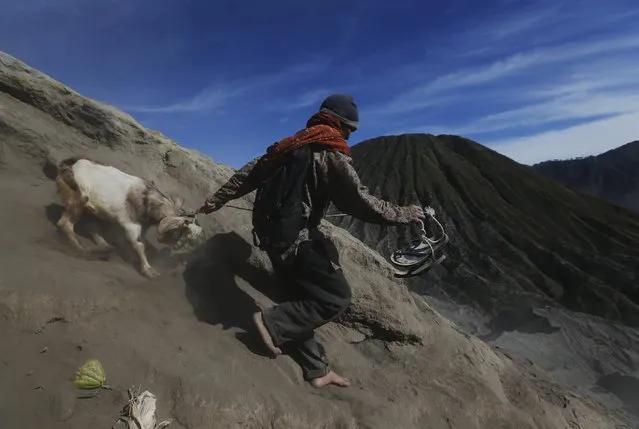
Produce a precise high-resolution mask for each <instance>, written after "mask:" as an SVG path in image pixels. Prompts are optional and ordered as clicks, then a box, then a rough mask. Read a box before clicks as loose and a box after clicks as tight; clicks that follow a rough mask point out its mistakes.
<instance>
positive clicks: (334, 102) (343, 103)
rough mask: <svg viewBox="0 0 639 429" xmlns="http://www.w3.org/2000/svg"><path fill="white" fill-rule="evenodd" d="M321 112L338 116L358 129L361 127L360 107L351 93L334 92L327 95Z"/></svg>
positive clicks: (354, 128)
mask: <svg viewBox="0 0 639 429" xmlns="http://www.w3.org/2000/svg"><path fill="white" fill-rule="evenodd" d="M320 112H328V113H332V114H333V115H335V116H337V117H338V118H339V119H340V121H342V122H343V123H344V124H346V125H348V126H349V127H351V128H353V130H356V129H358V128H359V109H358V108H357V104H355V100H354V99H353V97H352V96H351V95H349V94H332V95H329V96H328V97H326V99H325V100H324V101H323V102H322V105H321V106H320Z"/></svg>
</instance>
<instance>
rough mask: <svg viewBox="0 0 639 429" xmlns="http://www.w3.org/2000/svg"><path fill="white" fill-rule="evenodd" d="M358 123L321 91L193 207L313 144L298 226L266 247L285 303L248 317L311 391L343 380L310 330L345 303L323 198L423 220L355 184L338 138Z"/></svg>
mask: <svg viewBox="0 0 639 429" xmlns="http://www.w3.org/2000/svg"><path fill="white" fill-rule="evenodd" d="M358 127H359V112H358V108H357V105H356V104H355V101H354V100H353V98H352V97H351V96H350V95H347V94H333V95H331V96H329V97H328V98H326V99H325V100H324V101H323V102H322V104H321V106H320V110H319V112H317V113H315V114H314V115H313V116H312V117H311V118H310V119H309V120H308V122H307V124H306V128H304V129H302V130H301V131H299V132H297V133H296V134H295V135H293V136H291V137H287V138H285V139H283V140H282V141H280V142H278V143H276V144H274V145H272V146H271V147H269V149H268V150H267V153H266V154H265V155H263V156H261V157H258V158H256V159H254V160H253V161H251V162H249V163H248V164H246V165H245V166H244V167H242V168H241V169H240V170H238V171H237V172H236V173H235V174H234V175H233V176H232V177H231V178H230V179H229V181H228V182H227V183H226V184H224V185H223V186H222V187H221V188H220V189H219V190H218V191H217V192H216V193H215V194H214V195H213V196H211V197H210V198H208V199H207V200H206V202H205V204H204V205H203V206H202V207H201V208H200V212H202V213H211V212H213V211H215V210H218V209H220V208H221V207H222V206H224V204H226V203H227V202H228V201H230V200H233V199H237V198H240V197H242V196H244V195H246V194H248V193H250V192H251V191H253V190H255V189H256V188H257V187H258V186H259V182H260V180H261V179H263V178H265V177H268V175H269V173H272V172H273V171H275V170H276V169H277V166H278V161H279V160H281V158H282V155H283V154H286V153H289V152H290V151H292V150H294V149H296V148H299V147H301V146H303V145H305V144H312V145H313V147H314V149H313V155H312V156H313V158H312V163H311V165H310V167H309V171H308V173H307V175H306V178H307V180H306V183H304V186H305V189H304V192H303V195H304V198H303V206H304V211H303V217H304V219H305V221H306V227H305V228H303V229H302V230H301V231H300V232H299V236H298V238H297V240H296V241H295V243H294V244H293V245H291V246H290V247H289V248H288V249H285V250H284V251H280V252H277V251H274V250H273V249H266V251H267V254H268V256H269V258H270V259H271V261H272V262H273V267H274V269H275V272H276V274H277V275H278V276H279V281H280V284H279V286H280V287H281V288H282V290H283V292H285V293H284V295H285V298H286V299H287V300H286V301H285V302H282V303H280V304H279V305H276V306H274V307H271V308H268V309H266V310H264V311H262V312H258V313H256V314H254V322H255V325H256V328H257V330H258V332H259V334H260V336H261V338H262V340H263V341H264V343H265V345H266V346H267V347H268V348H269V350H270V351H271V352H272V353H273V354H274V355H279V354H281V353H282V349H283V348H284V347H286V348H287V349H288V350H289V353H290V354H292V355H294V357H296V360H297V361H298V362H299V363H300V365H301V366H302V370H303V376H304V379H305V380H306V381H309V382H310V383H311V385H312V386H313V387H316V388H321V387H324V386H326V385H329V384H333V385H337V386H342V387H346V386H349V385H350V382H349V381H348V380H347V379H346V378H344V377H342V376H340V375H338V374H336V373H335V372H333V371H332V370H330V369H329V368H328V365H327V363H326V360H325V355H324V352H323V349H322V347H321V345H320V344H319V343H318V342H317V340H316V339H315V334H314V330H315V329H316V328H318V327H320V326H322V325H324V324H326V323H328V322H329V321H331V320H333V319H335V318H336V317H338V316H339V315H340V314H341V313H342V312H343V311H344V310H345V309H346V308H347V307H348V306H349V305H350V302H351V290H350V286H349V284H348V282H347V280H346V278H345V276H344V273H343V272H342V269H341V267H340V265H339V256H338V252H337V249H336V248H335V246H334V244H333V243H332V242H331V241H330V239H329V238H328V235H327V234H326V231H325V230H323V228H324V227H323V226H322V225H320V221H321V220H322V218H323V217H324V215H325V213H326V210H327V209H328V206H329V204H330V202H331V201H332V202H333V204H334V205H335V206H336V207H337V209H338V210H340V211H342V212H343V213H346V214H349V215H351V216H354V217H357V218H359V219H362V220H364V221H367V222H371V223H377V224H387V225H401V224H404V225H406V224H410V223H417V224H420V225H423V223H422V222H423V220H424V218H425V215H424V212H423V210H422V208H421V207H419V206H416V205H412V206H408V207H400V206H397V205H395V204H392V203H389V202H387V201H383V200H380V199H378V198H376V197H374V196H373V195H371V194H369V192H368V189H367V188H366V187H365V186H363V185H362V184H361V182H360V179H359V177H358V175H357V172H356V171H355V169H354V168H353V165H352V160H351V157H350V148H349V146H348V144H347V143H346V140H348V138H349V137H350V135H351V133H352V132H354V131H355V130H357V129H358Z"/></svg>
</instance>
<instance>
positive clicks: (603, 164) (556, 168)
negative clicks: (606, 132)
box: [533, 140, 639, 212]
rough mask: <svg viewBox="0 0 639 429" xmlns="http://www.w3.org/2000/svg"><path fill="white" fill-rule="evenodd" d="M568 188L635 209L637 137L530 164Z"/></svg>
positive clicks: (638, 170)
mask: <svg viewBox="0 0 639 429" xmlns="http://www.w3.org/2000/svg"><path fill="white" fill-rule="evenodd" d="M533 168H534V169H535V170H537V171H539V172H540V173H542V174H544V175H546V176H548V177H551V178H553V179H555V180H557V181H559V182H562V183H564V184H565V185H567V186H570V187H571V188H573V189H575V190H577V191H580V192H583V193H586V194H589V195H593V196H596V197H600V198H603V199H605V200H608V201H610V202H612V203H614V204H618V205H621V206H624V207H628V208H630V209H632V210H634V211H637V212H639V140H637V141H634V142H631V143H627V144H625V145H623V146H620V147H618V148H616V149H612V150H609V151H607V152H604V153H602V154H600V155H596V156H588V157H585V158H580V159H571V160H565V161H545V162H541V163H539V164H535V165H533Z"/></svg>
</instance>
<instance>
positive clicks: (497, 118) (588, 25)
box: [0, 0, 639, 168]
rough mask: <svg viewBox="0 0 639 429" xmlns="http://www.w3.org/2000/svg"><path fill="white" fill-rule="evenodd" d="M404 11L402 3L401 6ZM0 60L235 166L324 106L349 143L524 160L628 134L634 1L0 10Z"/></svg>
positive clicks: (634, 73) (638, 79) (35, 5)
mask: <svg viewBox="0 0 639 429" xmlns="http://www.w3.org/2000/svg"><path fill="white" fill-rule="evenodd" d="M399 5H401V6H399ZM0 10H2V14H1V15H0V49H2V50H3V51H4V52H7V53H9V54H11V55H13V56H15V57H17V58H19V59H21V60H23V61H25V62H27V63H28V64H29V65H31V66H33V67H35V68H37V69H39V70H41V71H43V72H45V73H47V74H49V75H50V76H52V77H53V78H55V79H57V80H59V81H61V82H63V83H65V84H67V85H69V86H70V87H72V88H73V89H75V90H77V91H79V92H80V93H82V94H83V95H86V96H90V97H92V98H96V99H100V100H103V101H105V102H107V103H110V104H112V105H115V106H116V107H118V108H120V109H123V110H125V111H127V112H128V113H130V114H132V115H133V116H134V117H135V118H136V119H137V120H139V121H140V122H141V123H142V124H143V125H145V126H147V127H149V128H152V129H155V130H159V131H161V132H163V133H164V134H166V135H168V136H169V137H171V138H173V139H175V140H176V141H177V142H179V143H180V144H182V145H184V146H187V147H192V148H195V149H198V150H200V151H202V152H204V153H206V154H207V155H210V156H211V157H212V158H214V159H215V160H216V161H218V162H223V163H225V164H229V165H231V166H233V167H235V168H237V167H240V166H241V165H242V164H243V163H244V162H245V161H248V160H249V159H250V158H253V157H254V156H257V155H259V154H261V153H262V152H263V151H264V149H265V148H266V147H267V146H268V145H270V144H271V143H273V142H274V141H276V140H278V139H280V138H282V137H284V136H286V135H289V134H290V133H292V132H294V131H296V130H298V129H299V128H301V127H303V126H304V123H305V121H306V119H307V118H308V117H309V116H310V115H311V114H312V113H313V112H315V111H316V110H317V108H318V105H319V103H320V102H321V100H322V98H323V97H325V96H326V95H328V94H330V93H331V92H348V93H351V94H353V95H354V97H355V98H356V100H357V101H358V104H359V106H360V112H361V113H360V116H361V129H360V131H358V132H357V133H355V134H354V135H353V136H352V138H351V141H350V142H351V144H356V143H358V142H360V141H362V140H364V139H367V138H371V137H376V136H379V135H388V134H398V133H405V132H428V133H434V134H437V133H453V134H460V135H463V136H466V137H469V138H472V139H474V140H476V141H478V142H480V143H482V144H484V145H487V146H489V147H491V148H493V149H495V150H497V151H499V152H501V153H503V154H505V155H507V156H509V157H511V158H513V159H515V160H517V161H519V162H522V163H526V164H530V163H533V162H537V161H541V160H545V159H556V158H567V157H574V156H583V155H588V154H594V153H600V152H602V151H605V150H607V149H610V148H613V147H617V146H620V145H622V144H624V143H627V142H629V141H631V140H635V139H639V25H637V24H636V23H637V22H639V2H638V1H636V0H609V1H608V3H606V2H604V1H601V0H571V1H562V0H553V1H550V0H529V1H523V0H482V1H481V2H480V1H478V0H451V1H450V2H448V3H447V2H444V1H427V0H421V1H413V0H402V1H401V2H397V3H395V2H390V1H381V0H377V1H376V0H369V1H349V0H341V1H334V0H326V1H322V2H306V1H300V0H280V1H278V0H271V1H268V2H258V1H244V2H242V1H232V0H229V1H226V0H218V1H204V0H201V1H195V0H161V1H160V0H156V1H150V0H129V1H126V2H125V1H117V0H110V1H103V0H28V1H27V0H23V1H15V0H0Z"/></svg>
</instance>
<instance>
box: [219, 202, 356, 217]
mask: <svg viewBox="0 0 639 429" xmlns="http://www.w3.org/2000/svg"><path fill="white" fill-rule="evenodd" d="M224 207H230V208H232V209H238V210H246V211H249V212H252V211H253V209H249V208H246V207H239V206H234V205H232V204H225V205H224ZM338 216H348V215H347V214H345V213H337V214H332V215H326V217H338Z"/></svg>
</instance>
